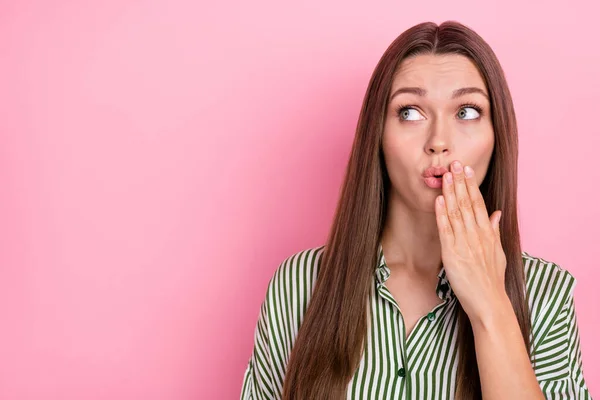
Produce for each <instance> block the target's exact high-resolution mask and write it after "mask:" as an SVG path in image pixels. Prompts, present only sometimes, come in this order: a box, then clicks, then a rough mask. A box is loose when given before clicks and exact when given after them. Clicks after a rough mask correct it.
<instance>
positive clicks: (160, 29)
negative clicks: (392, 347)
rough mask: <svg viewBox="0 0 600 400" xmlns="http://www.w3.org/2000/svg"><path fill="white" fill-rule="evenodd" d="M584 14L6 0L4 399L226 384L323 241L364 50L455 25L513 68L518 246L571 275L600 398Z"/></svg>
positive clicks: (231, 395)
mask: <svg viewBox="0 0 600 400" xmlns="http://www.w3.org/2000/svg"><path fill="white" fill-rule="evenodd" d="M598 12H599V10H598V8H596V6H594V5H593V3H592V2H591V1H590V2H588V3H584V2H582V1H579V0H575V1H570V2H569V3H568V4H564V3H557V4H556V6H550V5H548V2H539V4H534V3H533V2H525V1H513V0H511V1H496V2H494V1H486V2H473V1H452V2H448V1H441V0H440V1H429V2H427V1H420V2H416V1H414V2H407V1H404V2H399V1H395V2H391V1H386V2H378V3H376V2H366V1H362V2H361V1H354V0H352V1H349V0H344V1H340V0H335V1H328V2H321V1H316V0H313V1H309V2H293V3H289V4H288V3H286V4H283V2H280V1H269V2H266V1H261V2H258V3H257V2H256V1H254V2H238V3H225V2H221V3H217V2H214V3H208V2H204V3H202V2H195V1H174V0H155V1H122V0H121V1H115V0H111V1H102V2H98V1H96V2H92V1H51V2H48V1H14V0H13V1H3V2H2V3H1V5H0V72H1V73H0V90H1V92H0V93H1V94H0V135H1V136H0V140H1V141H0V221H1V223H0V246H1V248H0V322H1V327H0V398H1V399H2V400H25V399H36V400H37V399H40V400H58V399H60V400H81V399H86V400H97V399H113V400H124V399H147V400H152V399H169V400H184V399H190V400H191V399H235V398H238V397H239V393H240V389H241V383H242V375H243V372H244V370H245V368H246V365H247V362H248V358H249V357H250V353H251V350H252V342H253V334H254V326H255V323H256V318H257V316H258V311H259V306H260V303H261V301H262V299H263V298H264V295H265V290H266V286H267V282H268V280H269V278H270V277H271V276H272V274H273V272H274V271H275V269H276V267H277V266H278V265H279V263H280V262H281V261H282V260H283V259H284V258H285V257H287V256H289V255H291V254H293V253H295V252H297V251H300V250H302V249H306V248H309V247H314V246H319V245H321V244H323V243H324V240H325V237H326V234H327V230H328V228H329V225H330V223H331V218H332V214H333V211H334V207H335V204H336V201H337V196H338V190H339V186H340V183H341V179H342V176H343V171H344V168H345V165H346V161H347V157H348V154H349V150H350V146H351V142H352V139H353V135H354V129H355V126H356V121H357V117H358V112H359V109H360V105H361V102H362V98H363V95H364V92H365V89H366V86H367V83H368V80H369V77H370V75H371V72H372V71H373V68H374V67H375V64H376V63H377V61H378V60H379V57H380V56H381V54H382V53H383V51H384V50H385V49H386V48H387V46H388V45H389V44H390V43H391V41H392V40H394V39H395V38H396V36H397V35H398V34H400V33H401V32H402V31H403V30H405V29H407V28H408V27H410V26H412V25H414V24H416V23H418V22H422V21H434V22H437V23H440V22H442V21H444V20H447V19H455V20H458V21H461V22H463V23H465V24H467V25H469V26H471V27H472V28H474V29H475V30H476V31H478V32H479V33H480V34H481V35H482V36H483V37H484V38H485V39H486V40H487V41H488V42H489V43H490V45H491V46H492V48H493V49H494V50H495V51H496V53H497V55H498V57H499V59H500V61H501V63H502V65H503V67H504V69H505V72H506V75H507V78H508V81H509V85H510V87H511V90H512V94H513V97H514V102H515V107H516V110H517V117H518V121H519V128H520V169H519V179H520V180H519V214H520V221H521V228H522V237H523V248H524V250H526V251H528V252H530V253H531V254H533V255H535V256H540V257H543V258H545V259H548V260H552V261H554V262H556V263H558V264H559V265H561V266H562V267H564V268H566V269H568V270H569V271H571V272H572V273H573V274H574V275H575V277H576V278H577V279H578V282H579V283H578V285H577V288H576V290H575V293H576V295H575V301H576V306H577V314H578V317H579V324H580V329H581V347H582V350H583V361H584V371H585V377H586V379H587V382H588V385H589V387H590V388H591V392H592V393H593V394H595V395H600V345H599V344H598V343H597V342H596V341H595V334H597V332H598V324H599V322H600V317H599V313H598V307H599V305H600V304H599V303H600V301H599V300H600V296H599V294H598V293H599V292H600V291H599V290H598V287H599V285H600V271H599V268H600V265H599V263H598V260H599V259H600V243H599V237H600V229H599V224H600V211H599V206H598V200H597V197H596V196H597V194H598V192H599V191H598V189H597V185H598V183H599V182H600V172H599V170H598V169H596V168H597V167H598V164H597V159H598V156H599V154H600V129H599V128H598V118H599V116H600V114H599V113H598V105H599V104H600V78H599V74H598V71H600V40H599V39H600V35H599V34H598V18H597V16H598V15H599V14H598Z"/></svg>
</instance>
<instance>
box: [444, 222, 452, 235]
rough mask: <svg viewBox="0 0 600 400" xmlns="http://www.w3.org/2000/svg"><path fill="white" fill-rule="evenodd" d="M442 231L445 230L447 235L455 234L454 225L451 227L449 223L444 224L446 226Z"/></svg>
mask: <svg viewBox="0 0 600 400" xmlns="http://www.w3.org/2000/svg"><path fill="white" fill-rule="evenodd" d="M442 232H443V233H444V234H445V235H451V234H453V233H454V231H453V230H452V227H451V226H450V225H448V224H446V225H444V226H443V227H442Z"/></svg>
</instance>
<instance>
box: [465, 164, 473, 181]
mask: <svg viewBox="0 0 600 400" xmlns="http://www.w3.org/2000/svg"><path fill="white" fill-rule="evenodd" d="M465 175H466V176H467V178H470V177H472V176H473V168H471V167H469V166H468V165H467V166H466V167H465Z"/></svg>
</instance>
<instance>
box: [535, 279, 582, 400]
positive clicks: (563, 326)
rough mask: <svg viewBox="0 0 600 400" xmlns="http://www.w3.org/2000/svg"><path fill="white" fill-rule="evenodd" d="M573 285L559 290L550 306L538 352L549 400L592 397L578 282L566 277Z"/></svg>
mask: <svg viewBox="0 0 600 400" xmlns="http://www.w3.org/2000/svg"><path fill="white" fill-rule="evenodd" d="M566 275H567V277H568V280H569V284H568V285H567V287H566V288H564V290H558V291H557V292H558V293H557V295H556V296H553V297H554V298H553V299H552V301H551V302H550V306H549V307H548V309H549V310H552V309H555V310H557V311H556V312H549V313H548V314H546V315H545V317H546V318H544V319H545V320H546V321H545V323H544V324H543V325H542V326H545V327H544V332H545V333H544V335H543V338H542V340H541V341H540V342H539V343H537V346H536V347H537V348H536V350H535V364H534V371H535V374H536V376H537V379H538V382H539V384H540V388H541V389H542V392H543V394H544V396H545V397H546V399H566V398H568V399H586V400H588V399H589V400H591V398H592V397H591V395H590V393H589V391H588V388H587V386H586V383H585V380H584V378H583V365H582V361H581V349H580V341H579V328H578V326H577V316H576V313H575V302H574V299H573V289H574V286H575V283H576V281H575V278H573V277H572V276H571V275H570V274H569V273H566Z"/></svg>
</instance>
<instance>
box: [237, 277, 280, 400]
mask: <svg viewBox="0 0 600 400" xmlns="http://www.w3.org/2000/svg"><path fill="white" fill-rule="evenodd" d="M269 286H270V285H269ZM268 300H269V294H268V292H267V297H266V298H265V300H264V301H263V303H262V305H261V307H260V313H259V316H258V321H257V323H256V328H255V330H254V348H253V350H252V355H251V356H250V359H249V361H248V366H247V368H246V371H245V373H244V379H243V383H242V392H241V395H240V400H263V399H275V398H276V396H275V384H274V379H273V368H272V361H271V355H270V352H269V329H268V326H269V320H268V317H269V313H268Z"/></svg>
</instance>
